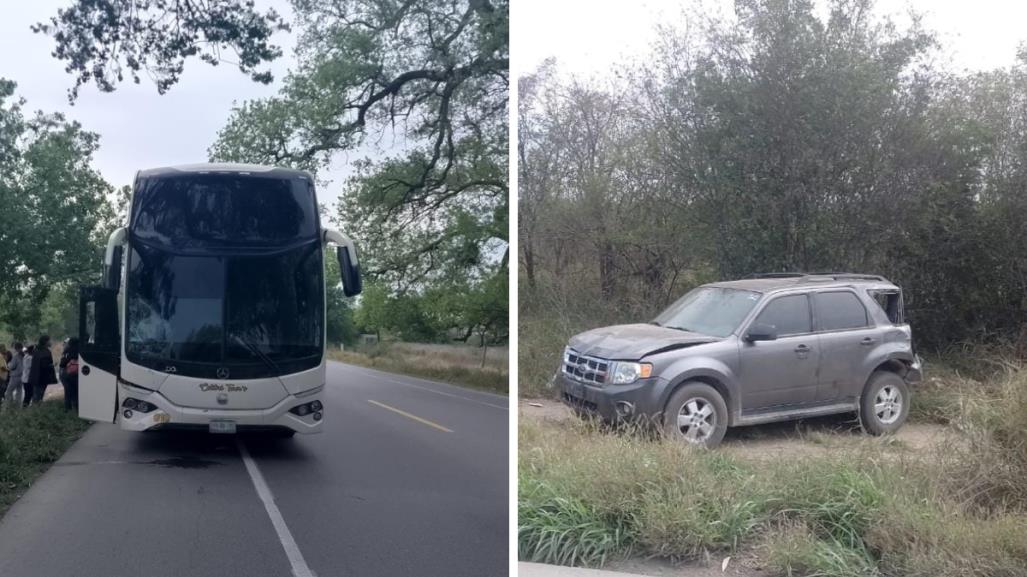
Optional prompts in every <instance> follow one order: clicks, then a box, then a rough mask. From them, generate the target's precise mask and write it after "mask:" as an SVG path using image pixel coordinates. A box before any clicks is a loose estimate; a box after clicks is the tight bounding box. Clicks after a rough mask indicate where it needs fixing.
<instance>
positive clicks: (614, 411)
mask: <svg viewBox="0 0 1027 577" xmlns="http://www.w3.org/2000/svg"><path fill="white" fill-rule="evenodd" d="M661 381H662V379H660V378H659V377H651V378H648V379H639V380H637V381H635V382H634V383H631V384H629V385H602V386H600V385H593V384H591V383H582V382H578V381H575V380H574V379H572V378H570V377H568V376H567V375H566V374H565V373H563V372H562V371H561V372H560V373H559V374H558V375H557V384H558V387H559V391H560V399H561V400H562V401H563V402H564V404H566V405H567V406H569V407H571V408H572V409H574V410H575V411H577V412H578V413H581V414H585V415H592V416H595V417H598V418H601V419H603V420H604V421H607V422H610V423H615V422H626V421H637V420H648V419H652V418H655V417H658V416H659V414H660V412H661V411H662V410H663V407H662V405H661V404H660V402H659V395H658V390H660V389H661V388H662V387H661V386H660V384H661Z"/></svg>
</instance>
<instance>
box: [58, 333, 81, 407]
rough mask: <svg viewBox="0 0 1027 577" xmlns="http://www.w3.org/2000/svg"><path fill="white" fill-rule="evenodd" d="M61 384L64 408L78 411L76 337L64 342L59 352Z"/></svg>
mask: <svg viewBox="0 0 1027 577" xmlns="http://www.w3.org/2000/svg"><path fill="white" fill-rule="evenodd" d="M60 369H61V374H60V377H61V385H63V386H64V410H65V411H71V410H74V411H76V412H78V337H71V338H70V339H68V341H67V342H66V343H65V344H64V352H63V353H62V354H61V362H60Z"/></svg>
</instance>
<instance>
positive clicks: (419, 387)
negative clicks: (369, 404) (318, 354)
mask: <svg viewBox="0 0 1027 577" xmlns="http://www.w3.org/2000/svg"><path fill="white" fill-rule="evenodd" d="M343 364H346V363H343ZM347 366H351V367H352V366H355V365H347ZM357 372H360V373H363V374H365V375H367V376H369V377H371V378H373V379H378V380H381V381H388V382H390V383H395V384H397V385H403V386H404V387H413V388H415V389H421V390H422V391H428V392H429V393H435V394H436V395H443V396H446V397H453V398H454V399H461V400H464V401H467V402H469V403H476V404H478V405H485V406H486V407H492V408H493V409H500V410H503V411H509V410H510V408H509V407H504V406H501V405H495V404H492V403H486V402H485V401H479V400H478V399H472V398H470V397H465V396H462V395H454V394H453V393H447V392H445V391H437V390H435V389H433V388H431V387H425V386H422V385H415V384H413V383H404V382H403V381H397V380H396V379H390V378H388V377H382V376H379V375H378V374H377V373H376V372H371V371H370V370H363V367H358V368H357ZM411 378H413V377H411ZM418 380H422V379H418ZM425 382H426V383H430V382H432V381H425ZM440 384H445V383H440Z"/></svg>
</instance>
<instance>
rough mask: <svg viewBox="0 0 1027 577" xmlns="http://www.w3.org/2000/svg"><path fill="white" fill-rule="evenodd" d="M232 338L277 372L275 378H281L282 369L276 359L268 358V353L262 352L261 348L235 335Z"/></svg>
mask: <svg viewBox="0 0 1027 577" xmlns="http://www.w3.org/2000/svg"><path fill="white" fill-rule="evenodd" d="M232 338H233V339H235V340H236V341H238V343H239V344H241V345H242V346H244V347H246V350H248V351H250V352H251V353H253V354H254V355H255V356H256V357H257V358H259V359H260V360H261V361H264V364H265V365H267V366H268V367H269V368H270V369H271V370H272V371H274V372H275V376H280V375H281V374H282V369H281V368H279V367H278V363H276V362H275V361H274V359H272V358H271V357H269V356H267V353H265V352H264V351H262V350H260V348H258V347H257V345H255V344H253V343H251V342H250V341H248V340H246V339H244V338H242V337H240V336H239V335H237V334H235V333H232Z"/></svg>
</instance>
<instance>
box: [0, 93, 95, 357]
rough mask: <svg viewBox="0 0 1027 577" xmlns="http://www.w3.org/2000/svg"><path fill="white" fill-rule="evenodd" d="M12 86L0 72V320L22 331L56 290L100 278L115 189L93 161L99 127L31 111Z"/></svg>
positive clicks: (33, 322)
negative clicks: (89, 129)
mask: <svg viewBox="0 0 1027 577" xmlns="http://www.w3.org/2000/svg"><path fill="white" fill-rule="evenodd" d="M15 87H16V85H15V83H14V82H11V81H8V80H4V79H0V206H3V210H2V211H0V246H2V247H3V251H2V252H0V270H3V271H4V274H2V275H0V322H3V323H5V324H7V326H9V327H10V328H11V330H12V332H13V333H14V334H15V336H18V337H25V336H27V335H26V333H25V331H27V330H29V328H34V327H39V326H40V320H39V319H40V307H41V305H42V303H43V302H44V301H46V299H47V297H48V295H50V293H51V292H58V293H60V294H66V293H67V291H69V290H72V289H71V288H69V287H75V286H77V285H78V284H81V283H84V282H87V281H90V280H96V279H98V278H99V274H100V267H99V266H98V263H99V255H100V251H101V250H102V249H101V247H102V246H103V240H104V239H103V237H102V235H103V233H104V230H105V228H106V227H107V226H109V224H110V222H111V220H112V214H113V211H112V209H111V206H110V205H109V204H108V201H107V195H108V194H110V193H111V192H112V190H113V189H112V188H111V186H110V185H109V184H108V183H107V182H106V181H104V180H103V178H102V177H101V176H100V175H99V174H98V173H97V172H96V171H94V170H93V169H92V168H91V167H90V162H91V160H92V154H93V152H95V151H96V148H97V146H98V143H99V139H98V137H97V135H96V134H93V133H91V132H87V131H84V130H83V129H82V127H81V126H80V125H79V124H78V123H77V122H70V121H68V120H66V119H65V118H64V117H63V116H62V115H60V114H44V113H42V112H39V113H36V114H35V115H34V116H32V117H28V118H26V117H25V115H24V113H23V112H22V106H23V105H24V101H23V100H21V99H16V98H14V90H15ZM59 316H60V315H52V319H54V320H55V319H56V317H59Z"/></svg>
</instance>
